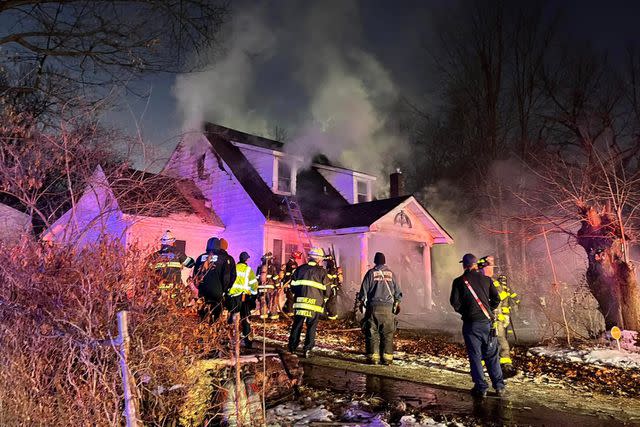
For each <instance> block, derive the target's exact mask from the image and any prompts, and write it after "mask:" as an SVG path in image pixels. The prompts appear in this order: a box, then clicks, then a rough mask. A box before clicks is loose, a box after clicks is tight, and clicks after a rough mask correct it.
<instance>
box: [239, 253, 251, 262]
mask: <svg viewBox="0 0 640 427" xmlns="http://www.w3.org/2000/svg"><path fill="white" fill-rule="evenodd" d="M249 258H250V257H249V254H248V253H246V252H240V262H247V260H248V259H249Z"/></svg>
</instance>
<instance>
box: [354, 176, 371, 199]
mask: <svg viewBox="0 0 640 427" xmlns="http://www.w3.org/2000/svg"><path fill="white" fill-rule="evenodd" d="M356 186H357V191H358V194H357V197H356V203H363V202H368V201H369V183H368V182H367V181H356Z"/></svg>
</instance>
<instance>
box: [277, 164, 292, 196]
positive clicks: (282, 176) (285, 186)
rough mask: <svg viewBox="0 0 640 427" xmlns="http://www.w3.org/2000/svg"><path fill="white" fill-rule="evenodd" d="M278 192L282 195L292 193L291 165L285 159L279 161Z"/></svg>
mask: <svg viewBox="0 0 640 427" xmlns="http://www.w3.org/2000/svg"><path fill="white" fill-rule="evenodd" d="M277 190H278V191H280V192H282V193H292V191H291V165H290V164H289V163H287V162H286V161H285V160H284V159H278V186H277Z"/></svg>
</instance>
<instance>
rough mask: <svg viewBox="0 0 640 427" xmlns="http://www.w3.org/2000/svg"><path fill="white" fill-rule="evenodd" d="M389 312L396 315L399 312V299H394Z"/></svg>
mask: <svg viewBox="0 0 640 427" xmlns="http://www.w3.org/2000/svg"><path fill="white" fill-rule="evenodd" d="M391 312H392V313H393V314H394V315H395V316H397V315H398V314H400V301H396V302H394V303H393V308H392V309H391Z"/></svg>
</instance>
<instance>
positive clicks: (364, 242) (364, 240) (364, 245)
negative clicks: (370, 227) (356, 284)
mask: <svg viewBox="0 0 640 427" xmlns="http://www.w3.org/2000/svg"><path fill="white" fill-rule="evenodd" d="M368 262H369V233H362V234H361V235H360V278H359V280H360V281H362V278H363V277H364V275H365V274H366V272H367V270H368V268H367V263H368Z"/></svg>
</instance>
